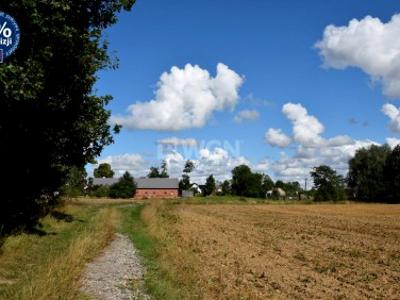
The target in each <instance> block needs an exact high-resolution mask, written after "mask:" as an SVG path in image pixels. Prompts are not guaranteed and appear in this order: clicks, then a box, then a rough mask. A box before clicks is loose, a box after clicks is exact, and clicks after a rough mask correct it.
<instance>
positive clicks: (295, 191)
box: [62, 145, 400, 203]
mask: <svg viewBox="0 0 400 300" xmlns="http://www.w3.org/2000/svg"><path fill="white" fill-rule="evenodd" d="M194 169H195V165H194V163H193V162H192V161H190V160H188V161H186V163H185V165H184V168H183V170H182V178H181V179H180V181H179V191H180V193H182V191H192V192H193V193H194V194H195V195H196V194H198V192H199V191H198V189H197V187H198V186H200V188H201V194H202V195H203V196H210V195H233V196H239V197H254V198H265V197H266V196H267V195H268V197H269V198H271V199H282V196H281V195H280V194H279V189H280V190H281V191H284V193H285V196H284V198H286V199H313V200H315V201H340V200H345V199H350V200H357V201H364V202H388V203H397V202H400V200H399V199H400V146H397V147H396V148H394V149H393V150H391V149H390V148H389V147H388V146H387V145H383V146H376V145H372V146H370V147H368V148H362V149H359V150H358V151H357V152H356V154H355V156H354V157H353V158H352V159H351V160H350V161H349V172H348V175H347V176H346V177H344V176H342V175H340V174H338V173H337V171H336V170H334V169H332V168H331V167H329V166H326V165H321V166H318V167H315V168H313V170H312V171H311V172H310V176H311V178H312V180H313V186H312V188H311V189H310V190H304V189H303V188H302V187H301V185H300V183H299V182H297V181H292V182H284V181H282V180H277V181H276V182H274V181H273V180H272V179H271V177H269V176H268V175H266V174H262V173H258V172H253V171H252V170H251V168H250V167H249V166H247V165H240V166H237V167H235V168H234V169H233V170H232V178H231V179H230V180H224V181H222V182H218V181H217V180H216V179H215V178H214V175H213V174H211V175H210V176H208V177H207V178H206V180H205V183H204V184H203V185H197V184H196V183H193V182H191V180H190V173H191V172H192V171H193V170H194ZM93 174H94V177H95V178H112V177H113V176H114V171H113V170H112V169H111V166H110V165H109V164H100V165H99V166H98V167H97V168H96V169H94V173H93ZM86 176H87V174H86V171H85V170H84V169H78V168H71V169H70V172H69V175H68V180H67V184H66V185H65V186H64V187H63V189H62V193H63V194H64V195H67V196H71V197H76V196H80V195H89V196H94V197H111V198H125V197H126V198H129V197H132V196H133V195H134V193H135V190H136V185H135V183H134V179H133V177H132V176H131V175H130V174H129V173H125V174H124V176H122V177H121V178H120V180H119V181H118V182H117V183H115V184H113V185H111V186H104V185H101V186H94V185H93V179H89V180H88V181H86ZM147 177H148V178H168V177H169V174H168V169H167V164H166V162H165V161H163V162H162V163H161V166H160V167H154V166H153V167H151V168H150V171H149V173H148V175H147Z"/></svg>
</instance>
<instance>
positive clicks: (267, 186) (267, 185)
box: [262, 175, 274, 195]
mask: <svg viewBox="0 0 400 300" xmlns="http://www.w3.org/2000/svg"><path fill="white" fill-rule="evenodd" d="M273 188H274V182H273V180H272V179H271V177H269V176H268V175H264V178H263V182H262V190H263V192H264V195H265V193H266V192H268V191H270V190H272V189H273Z"/></svg>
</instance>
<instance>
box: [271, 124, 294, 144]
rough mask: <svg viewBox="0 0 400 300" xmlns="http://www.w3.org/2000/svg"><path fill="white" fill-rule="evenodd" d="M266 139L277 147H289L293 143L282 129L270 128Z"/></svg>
mask: <svg viewBox="0 0 400 300" xmlns="http://www.w3.org/2000/svg"><path fill="white" fill-rule="evenodd" d="M265 139H266V141H267V143H268V144H270V145H272V146H277V147H281V148H284V147H287V146H289V144H290V143H291V142H292V139H291V138H290V137H289V136H287V135H286V134H284V133H283V132H282V130H281V129H274V128H270V129H268V131H267V132H266V133H265Z"/></svg>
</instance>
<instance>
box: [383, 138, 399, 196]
mask: <svg viewBox="0 0 400 300" xmlns="http://www.w3.org/2000/svg"><path fill="white" fill-rule="evenodd" d="M384 177H385V187H386V197H385V198H386V199H385V200H387V201H389V202H392V203H400V145H397V146H396V147H395V148H394V149H393V151H392V152H391V153H390V155H388V157H387V159H386V164H385V170H384Z"/></svg>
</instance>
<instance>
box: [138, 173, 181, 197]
mask: <svg viewBox="0 0 400 300" xmlns="http://www.w3.org/2000/svg"><path fill="white" fill-rule="evenodd" d="M135 182H136V185H137V186H136V194H135V199H150V198H177V197H178V187H179V182H178V179H176V178H138V179H135Z"/></svg>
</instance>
